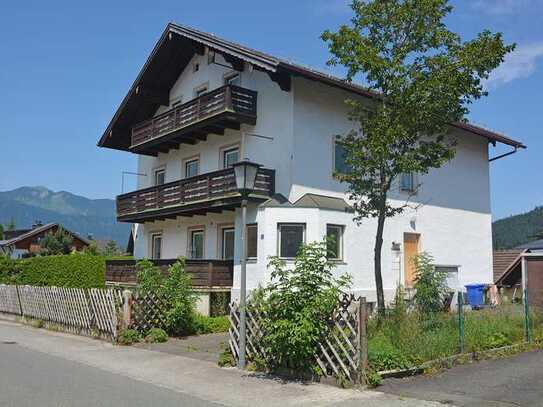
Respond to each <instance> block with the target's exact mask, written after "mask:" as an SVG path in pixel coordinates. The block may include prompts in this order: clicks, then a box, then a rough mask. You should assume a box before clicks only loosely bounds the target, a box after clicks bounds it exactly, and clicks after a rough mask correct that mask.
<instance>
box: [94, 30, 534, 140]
mask: <svg viewBox="0 0 543 407" xmlns="http://www.w3.org/2000/svg"><path fill="white" fill-rule="evenodd" d="M205 47H207V48H208V49H210V50H212V51H214V52H218V53H220V54H222V55H223V56H224V58H225V59H226V60H227V61H228V62H229V63H231V64H232V65H233V67H234V68H235V69H239V70H241V69H242V68H243V65H244V63H249V64H251V65H253V66H254V67H255V68H256V69H258V70H261V71H264V72H266V73H268V75H269V76H270V78H271V79H272V80H273V81H275V82H277V83H278V84H279V86H280V87H281V89H283V90H287V91H288V90H290V86H291V85H290V84H291V77H292V76H301V77H304V78H307V79H310V80H314V81H318V82H321V83H324V84H326V85H329V86H333V87H337V88H340V89H343V90H346V91H348V92H352V93H354V94H357V95H360V96H364V97H368V98H376V97H379V95H378V94H377V93H375V92H373V91H370V90H368V89H366V88H364V87H362V86H360V85H357V84H354V83H352V82H348V81H345V80H343V79H340V78H338V77H335V76H332V75H328V74H325V73H323V72H320V71H318V70H315V69H312V68H308V67H305V66H302V65H299V64H296V63H293V62H291V61H287V60H285V59H281V58H277V57H274V56H271V55H268V54H266V53H263V52H260V51H257V50H254V49H251V48H248V47H245V46H243V45H240V44H236V43H234V42H231V41H228V40H225V39H222V38H219V37H216V36H215V35H212V34H208V33H205V32H202V31H199V30H196V29H194V28H190V27H186V26H182V25H178V24H174V23H169V24H168V25H167V26H166V29H165V30H164V32H163V33H162V35H161V37H160V39H159V40H158V42H157V44H156V45H155V47H154V49H153V51H152V52H151V55H150V56H149V58H148V59H147V61H146V63H145V64H144V66H143V67H142V69H141V71H140V72H139V74H138V76H137V77H136V80H135V81H134V83H133V84H132V86H131V88H130V90H129V91H128V94H127V95H126V96H125V98H124V99H123V101H122V102H121V105H120V106H119V108H118V109H117V111H116V113H115V115H114V116H113V118H112V120H111V122H110V123H109V125H108V126H107V128H106V130H105V132H104V134H103V135H102V137H101V138H100V140H99V142H98V146H100V147H109V148H115V149H120V150H128V149H129V146H130V128H131V126H132V125H133V124H135V123H137V122H141V121H144V120H147V119H149V118H151V117H152V116H153V114H154V113H155V112H156V110H157V109H158V107H159V106H161V105H168V104H169V90H170V89H171V87H172V86H173V84H174V83H175V81H176V80H177V78H178V77H179V75H180V74H181V72H182V71H183V70H184V68H185V67H186V65H187V64H188V63H189V61H190V60H191V58H192V57H193V56H194V54H195V53H197V54H201V55H203V54H204V50H205ZM452 126H453V127H456V128H459V129H461V130H464V131H466V132H469V133H472V134H475V135H478V136H481V137H484V138H486V139H487V140H489V141H490V142H493V143H496V142H499V143H503V144H506V145H509V146H512V147H515V148H525V145H524V144H523V143H521V142H520V141H516V140H513V139H511V138H509V137H506V136H505V135H503V134H500V133H496V132H494V131H491V130H487V129H484V128H482V127H478V126H474V125H472V124H468V123H454V124H453V125H452Z"/></svg>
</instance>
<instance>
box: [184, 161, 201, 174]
mask: <svg viewBox="0 0 543 407" xmlns="http://www.w3.org/2000/svg"><path fill="white" fill-rule="evenodd" d="M199 173H200V159H199V158H192V159H190V160H187V161H185V178H189V177H195V176H196V175H198V174H199Z"/></svg>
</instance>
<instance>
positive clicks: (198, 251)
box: [189, 229, 205, 259]
mask: <svg viewBox="0 0 543 407" xmlns="http://www.w3.org/2000/svg"><path fill="white" fill-rule="evenodd" d="M189 236H190V249H189V257H190V258H191V259H203V258H204V236H205V232H204V229H193V230H191V231H190V235H189Z"/></svg>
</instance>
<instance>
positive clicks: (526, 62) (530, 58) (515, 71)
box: [485, 42, 543, 87]
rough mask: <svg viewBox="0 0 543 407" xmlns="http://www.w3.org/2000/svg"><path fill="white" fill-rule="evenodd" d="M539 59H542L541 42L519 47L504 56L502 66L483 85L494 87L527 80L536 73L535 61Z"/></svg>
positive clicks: (542, 47) (542, 49)
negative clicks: (516, 80)
mask: <svg viewBox="0 0 543 407" xmlns="http://www.w3.org/2000/svg"><path fill="white" fill-rule="evenodd" d="M541 57H543V42H538V43H533V44H527V45H523V46H519V47H517V49H515V51H513V52H512V53H510V54H508V55H506V57H505V61H504V62H503V64H501V65H500V66H499V67H498V68H496V70H494V71H493V72H492V73H491V74H490V78H488V80H487V81H486V84H485V85H486V86H490V87H495V86H499V85H503V84H506V83H509V82H512V81H514V80H515V79H521V78H528V77H529V76H530V75H532V74H533V73H534V72H535V71H536V69H537V60H538V59H539V58H541Z"/></svg>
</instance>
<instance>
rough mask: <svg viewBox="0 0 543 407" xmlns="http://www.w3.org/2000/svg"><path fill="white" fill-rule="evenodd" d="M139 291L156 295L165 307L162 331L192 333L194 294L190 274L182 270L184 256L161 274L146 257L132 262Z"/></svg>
mask: <svg viewBox="0 0 543 407" xmlns="http://www.w3.org/2000/svg"><path fill="white" fill-rule="evenodd" d="M136 272H137V274H138V291H139V294H140V295H143V296H145V295H150V296H156V297H159V298H160V299H161V300H162V302H163V304H164V307H165V312H164V315H165V322H166V326H165V328H166V331H167V332H168V333H169V334H170V335H174V336H185V335H190V334H193V333H195V323H194V320H195V317H196V301H197V300H198V296H197V294H196V293H195V292H194V291H193V290H192V286H191V276H190V274H189V273H187V272H186V270H185V259H183V258H179V259H178V261H177V262H176V263H174V264H172V265H171V266H170V267H169V268H168V273H166V274H164V273H162V272H161V271H160V269H159V268H158V267H156V266H154V265H153V263H152V262H150V261H149V260H140V261H139V262H138V263H137V265H136Z"/></svg>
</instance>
